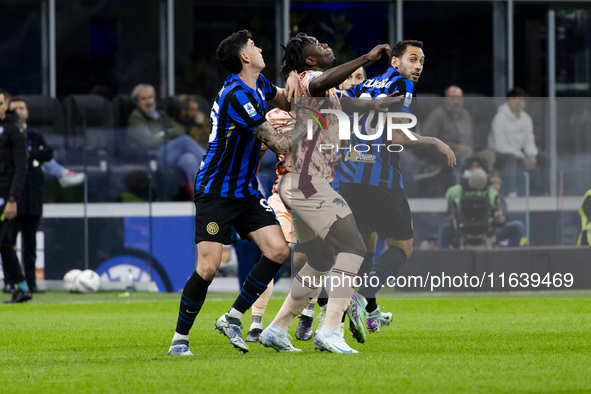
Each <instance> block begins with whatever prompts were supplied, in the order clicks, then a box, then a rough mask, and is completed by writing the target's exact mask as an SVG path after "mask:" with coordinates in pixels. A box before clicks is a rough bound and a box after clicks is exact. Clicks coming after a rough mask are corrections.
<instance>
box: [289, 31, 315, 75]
mask: <svg viewBox="0 0 591 394" xmlns="http://www.w3.org/2000/svg"><path fill="white" fill-rule="evenodd" d="M310 44H312V37H310V36H309V35H307V34H306V33H298V34H296V36H295V37H292V38H290V39H289V41H288V42H287V44H286V45H283V44H282V45H281V47H282V48H283V52H284V54H283V59H282V60H281V62H282V63H283V66H281V76H282V77H283V79H287V76H288V75H289V73H290V72H291V71H297V72H302V71H304V70H303V67H304V66H305V64H304V48H306V46H308V45H310Z"/></svg>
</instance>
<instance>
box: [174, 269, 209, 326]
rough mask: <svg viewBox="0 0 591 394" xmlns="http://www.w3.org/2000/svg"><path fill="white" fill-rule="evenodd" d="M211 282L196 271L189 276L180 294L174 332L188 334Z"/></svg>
mask: <svg viewBox="0 0 591 394" xmlns="http://www.w3.org/2000/svg"><path fill="white" fill-rule="evenodd" d="M210 284H211V281H210V280H205V279H203V278H202V277H201V276H199V274H197V272H193V275H191V277H190V278H189V280H188V281H187V283H186V284H185V288H184V289H183V295H182V296H181V306H180V308H179V318H178V320H177V323H176V332H178V333H179V334H182V335H189V330H190V329H191V327H192V326H193V322H194V321H195V318H196V317H197V315H198V314H199V311H200V310H201V307H202V306H203V302H204V301H205V296H206V295H207V288H208V287H209V285H210Z"/></svg>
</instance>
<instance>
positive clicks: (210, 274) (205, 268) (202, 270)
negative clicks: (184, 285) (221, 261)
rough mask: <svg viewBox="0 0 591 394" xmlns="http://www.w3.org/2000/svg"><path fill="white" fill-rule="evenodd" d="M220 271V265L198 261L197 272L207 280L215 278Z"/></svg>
mask: <svg viewBox="0 0 591 394" xmlns="http://www.w3.org/2000/svg"><path fill="white" fill-rule="evenodd" d="M217 273H218V267H216V266H215V265H209V264H202V265H199V263H197V274H198V275H199V276H200V277H202V278H203V279H205V280H213V279H214V278H215V277H216V275H217Z"/></svg>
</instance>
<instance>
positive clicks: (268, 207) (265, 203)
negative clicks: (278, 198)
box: [259, 198, 273, 212]
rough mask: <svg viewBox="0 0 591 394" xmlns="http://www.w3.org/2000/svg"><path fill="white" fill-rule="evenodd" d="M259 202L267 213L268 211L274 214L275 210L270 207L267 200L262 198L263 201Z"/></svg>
mask: <svg viewBox="0 0 591 394" xmlns="http://www.w3.org/2000/svg"><path fill="white" fill-rule="evenodd" d="M259 202H260V203H261V206H262V207H263V208H265V211H267V212H273V208H271V206H270V205H269V203H268V202H267V200H265V199H264V198H261V200H260V201H259Z"/></svg>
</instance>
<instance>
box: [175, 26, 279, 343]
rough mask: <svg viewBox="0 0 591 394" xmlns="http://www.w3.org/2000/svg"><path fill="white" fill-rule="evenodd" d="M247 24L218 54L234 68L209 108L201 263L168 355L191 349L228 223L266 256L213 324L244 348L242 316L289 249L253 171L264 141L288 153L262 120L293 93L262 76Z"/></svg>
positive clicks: (198, 207) (200, 203)
mask: <svg viewBox="0 0 591 394" xmlns="http://www.w3.org/2000/svg"><path fill="white" fill-rule="evenodd" d="M251 37H252V36H251V34H250V32H249V31H247V30H241V31H238V32H236V33H234V34H232V35H231V36H229V37H227V38H226V39H224V40H223V41H222V42H221V43H220V45H219V46H218V48H217V52H216V56H217V58H218V60H219V61H220V62H221V63H222V65H223V66H224V67H225V68H226V69H227V70H228V71H229V72H230V73H231V74H230V76H229V77H228V78H227V79H226V81H225V82H224V86H223V87H222V89H221V90H220V92H219V93H218V95H217V97H216V100H215V103H214V105H213V108H212V111H211V130H210V137H209V145H208V147H207V153H206V154H205V156H204V158H203V161H202V163H201V166H200V169H199V172H198V174H197V177H196V180H195V193H194V202H195V211H196V212H195V243H196V244H197V253H198V262H197V269H196V271H195V272H193V275H192V276H191V277H190V278H189V280H188V281H187V283H186V284H185V288H184V290H183V294H182V296H181V302H180V308H179V315H178V319H177V326H176V332H175V334H174V337H173V339H172V345H171V346H170V349H169V351H168V354H170V355H192V353H191V351H190V350H189V330H190V329H191V327H192V326H193V323H194V321H195V318H196V317H197V315H198V313H199V311H200V310H201V307H202V305H203V302H204V301H205V297H206V295H207V289H208V287H209V285H210V283H211V281H212V280H213V279H214V278H215V276H216V273H217V270H218V268H219V266H220V263H221V258H222V245H223V244H230V243H231V242H232V241H231V227H232V226H233V227H234V228H235V229H236V231H238V233H239V234H240V235H241V236H242V237H243V238H244V239H246V238H250V239H252V240H253V241H254V242H255V243H256V244H257V245H258V247H259V248H260V250H261V252H262V254H263V256H262V257H261V259H260V260H259V261H258V263H257V264H256V265H255V266H254V267H253V268H252V270H251V271H250V273H249V274H248V276H247V278H246V280H245V282H244V285H243V288H242V291H241V292H240V295H239V296H238V298H237V299H236V301H235V302H234V304H233V305H232V308H231V309H230V311H229V312H228V313H227V314H224V315H223V316H222V317H220V318H219V319H218V321H217V322H216V324H215V328H216V329H217V330H218V331H220V333H223V334H224V335H226V336H227V337H228V338H229V340H230V343H231V344H232V346H233V347H235V348H237V349H238V350H240V351H242V352H247V351H248V346H247V345H246V342H245V341H244V339H243V338H242V332H241V328H242V323H241V322H240V319H241V317H242V315H243V314H244V312H245V311H246V310H247V309H249V308H250V307H251V305H252V303H253V302H254V301H255V300H256V299H257V298H258V297H259V296H260V294H261V293H263V292H264V291H265V289H266V287H267V284H268V283H269V282H270V281H271V279H272V278H273V277H274V276H275V274H276V273H277V271H278V270H279V268H280V267H281V264H282V263H283V261H284V260H285V259H286V258H287V257H288V255H289V248H288V246H287V243H286V242H285V238H284V237H283V234H282V232H281V228H280V227H279V225H278V222H277V219H276V217H275V214H274V213H273V209H272V208H271V207H270V206H269V204H268V203H267V201H266V200H265V199H264V197H263V196H262V195H261V194H260V192H259V191H258V184H257V181H256V177H255V172H256V169H257V168H258V164H259V156H260V151H261V142H264V143H265V144H266V145H267V147H268V148H269V149H271V150H273V151H274V152H275V153H277V154H283V153H285V152H287V150H288V149H289V147H290V140H289V138H288V137H287V136H285V135H280V134H277V133H276V132H275V130H274V129H273V127H272V126H271V125H270V124H269V122H267V121H266V119H265V112H266V105H267V102H269V103H271V104H273V105H275V106H278V107H280V108H285V109H289V106H288V104H287V102H288V100H287V97H288V94H287V93H286V92H285V91H284V90H283V89H280V88H277V87H276V86H274V85H273V84H271V83H270V82H269V81H268V80H267V79H266V78H265V77H264V76H263V75H262V74H261V71H262V70H263V69H264V68H265V62H264V60H263V56H262V51H261V49H260V48H258V47H257V46H256V45H255V43H254V42H253V40H252V38H251Z"/></svg>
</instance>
